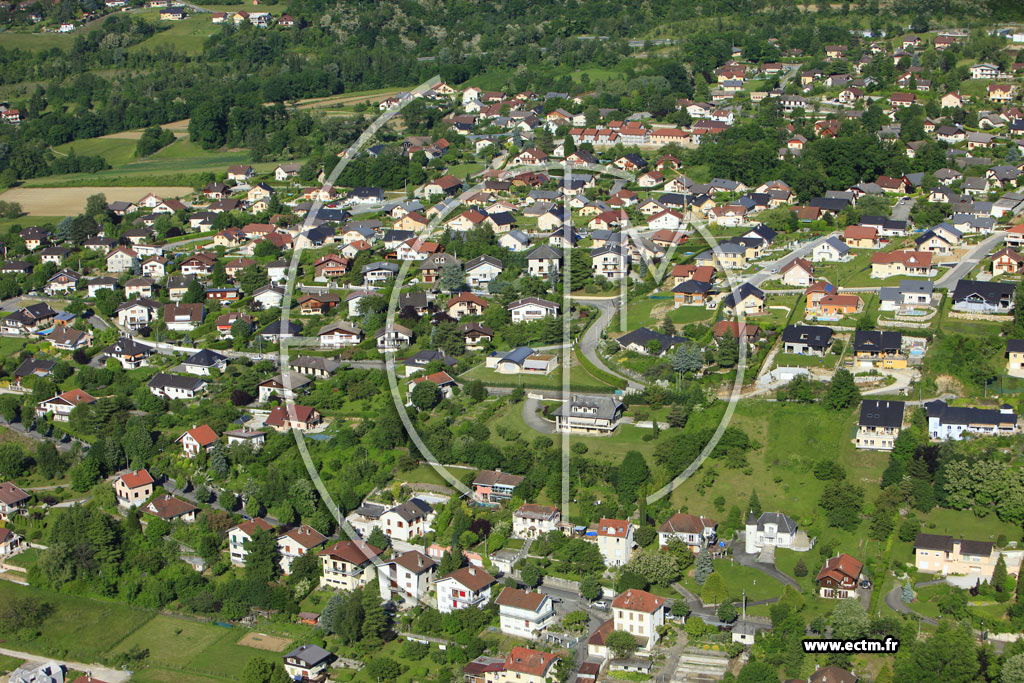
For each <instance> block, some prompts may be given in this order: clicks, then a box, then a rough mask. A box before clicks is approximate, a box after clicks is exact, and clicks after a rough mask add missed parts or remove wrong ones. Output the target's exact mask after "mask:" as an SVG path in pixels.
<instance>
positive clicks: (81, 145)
mask: <svg viewBox="0 0 1024 683" xmlns="http://www.w3.org/2000/svg"><path fill="white" fill-rule="evenodd" d="M136 144H137V141H136V140H132V139H125V138H122V137H117V138H115V137H101V138H87V139H85V140H76V141H75V142H67V143H65V144H63V145H58V146H57V147H54V148H53V151H54V152H55V153H56V154H58V155H67V154H70V153H71V151H72V150H74V152H75V154H76V155H78V156H80V157H82V156H101V157H103V158H104V159H106V161H107V163H108V164H110V165H111V166H121V165H123V164H126V163H128V162H129V161H131V160H132V158H133V157H134V156H135V146H136Z"/></svg>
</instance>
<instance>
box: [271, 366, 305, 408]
mask: <svg viewBox="0 0 1024 683" xmlns="http://www.w3.org/2000/svg"><path fill="white" fill-rule="evenodd" d="M312 383H313V380H311V379H310V378H308V377H306V376H305V375H302V374H299V373H298V372H291V371H284V372H281V373H280V374H278V375H274V376H273V377H271V378H269V379H265V380H263V381H262V382H260V383H259V384H258V385H257V388H258V390H259V402H260V403H266V402H267V401H269V400H270V399H272V398H275V397H279V398H282V399H284V400H286V401H294V400H295V399H296V398H297V397H298V395H299V392H301V391H302V390H303V389H305V388H306V387H308V386H309V385H311V384H312Z"/></svg>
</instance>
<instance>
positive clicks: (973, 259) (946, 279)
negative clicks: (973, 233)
mask: <svg viewBox="0 0 1024 683" xmlns="http://www.w3.org/2000/svg"><path fill="white" fill-rule="evenodd" d="M1004 237H1006V231H1005V230H999V231H997V232H994V233H992V234H991V235H989V236H988V237H986V238H985V239H983V240H982V241H980V242H978V243H977V244H976V245H975V246H974V248H973V249H971V250H970V251H969V252H967V255H966V256H964V257H963V258H962V259H960V261H959V263H957V264H956V265H955V266H953V267H952V268H950V269H949V270H948V271H946V273H945V274H944V275H943V276H942V277H940V278H939V279H938V280H936V281H935V288H936V289H948V290H950V291H952V290H953V289H954V288H956V283H958V282H960V280H961V279H963V277H964V276H966V275H967V274H969V273H970V272H971V270H972V269H973V268H974V266H976V265H978V264H979V263H981V261H982V259H984V258H985V257H986V256H988V254H989V253H990V252H991V251H992V250H993V249H995V247H996V245H998V244H1001V243H1002V241H1003V238H1004Z"/></svg>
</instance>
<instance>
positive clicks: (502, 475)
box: [473, 470, 525, 503]
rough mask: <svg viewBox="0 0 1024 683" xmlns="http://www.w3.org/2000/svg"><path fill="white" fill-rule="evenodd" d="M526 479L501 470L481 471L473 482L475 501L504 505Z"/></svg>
mask: <svg viewBox="0 0 1024 683" xmlns="http://www.w3.org/2000/svg"><path fill="white" fill-rule="evenodd" d="M524 479H525V477H521V476H519V475H518V474H509V473H507V472H502V471H501V470H481V471H480V472H478V473H477V475H476V478H475V479H474V480H473V499H474V500H476V501H477V502H478V503H504V502H506V501H508V500H509V499H510V498H512V495H513V494H514V493H515V490H516V487H517V486H519V485H520V484H522V483H523V480H524Z"/></svg>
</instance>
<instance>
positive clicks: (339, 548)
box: [318, 541, 380, 565]
mask: <svg viewBox="0 0 1024 683" xmlns="http://www.w3.org/2000/svg"><path fill="white" fill-rule="evenodd" d="M318 555H320V556H327V557H333V558H336V559H339V560H343V561H345V562H350V563H352V564H355V565H360V564H363V563H364V562H369V561H370V558H371V557H373V556H375V555H380V548H377V547H374V546H372V545H370V544H369V543H366V542H365V541H358V542H357V541H338V542H337V543H335V544H334V545H331V546H328V547H326V548H324V549H323V550H321V551H320V552H319V553H318Z"/></svg>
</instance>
